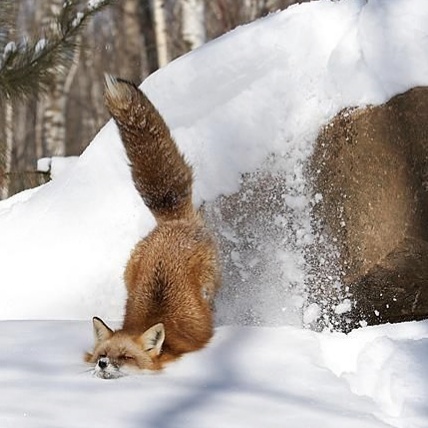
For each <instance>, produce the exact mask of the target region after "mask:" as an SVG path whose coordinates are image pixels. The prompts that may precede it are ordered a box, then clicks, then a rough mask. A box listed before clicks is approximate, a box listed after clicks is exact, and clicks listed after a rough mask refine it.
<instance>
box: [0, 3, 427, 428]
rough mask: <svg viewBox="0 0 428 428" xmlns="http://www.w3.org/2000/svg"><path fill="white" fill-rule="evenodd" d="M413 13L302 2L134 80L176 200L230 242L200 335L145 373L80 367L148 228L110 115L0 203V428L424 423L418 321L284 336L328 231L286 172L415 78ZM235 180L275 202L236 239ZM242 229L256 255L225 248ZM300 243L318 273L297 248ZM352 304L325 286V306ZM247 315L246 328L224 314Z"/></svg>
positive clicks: (422, 343) (330, 250) (241, 240)
mask: <svg viewBox="0 0 428 428" xmlns="http://www.w3.org/2000/svg"><path fill="white" fill-rule="evenodd" d="M427 19H428V2H426V0H369V1H365V0H342V1H339V2H331V1H328V0H321V1H318V2H312V3H305V4H302V5H298V6H294V7H291V8H289V9H288V10H286V11H284V12H281V13H276V14H272V15H270V16H269V17H267V18H265V19H262V20H259V21H256V22H255V23H252V24H250V25H247V26H243V27H240V28H238V29H236V30H234V31H232V32H230V33H228V34H227V35H225V36H223V37H221V38H219V39H217V40H215V41H213V42H211V43H209V44H207V45H205V46H203V47H202V48H200V49H197V50H196V51H194V52H192V53H191V54H188V55H185V56H184V57H182V58H179V59H177V60H176V61H174V62H172V63H171V64H169V65H168V66H167V67H165V68H163V69H162V70H160V71H159V72H157V73H155V74H153V75H152V76H150V77H149V78H148V79H147V80H146V81H145V82H144V83H143V84H142V87H143V88H144V90H145V91H146V92H147V94H148V95H149V97H150V98H151V99H152V101H153V102H154V103H155V105H156V106H157V107H158V108H159V110H160V111H161V113H162V114H163V116H164V117H165V119H166V121H167V123H168V124H169V126H170V127H171V129H172V132H173V134H174V136H175V138H176V140H177V143H178V145H179V147H180V149H181V150H182V151H183V152H184V153H185V155H186V157H187V158H188V159H189V161H190V162H191V163H192V165H193V166H194V170H195V180H196V181H195V203H196V204H198V205H199V204H201V203H203V202H204V203H205V208H206V211H207V214H208V218H209V220H210V222H211V224H212V226H213V228H214V229H215V230H216V232H217V233H218V234H219V235H220V236H222V237H223V238H224V239H226V240H227V241H228V242H229V243H231V245H232V244H233V247H232V250H231V251H230V253H228V254H225V258H226V262H227V263H226V267H227V271H229V270H230V271H231V273H230V275H229V272H226V274H225V279H226V281H225V284H224V287H223V291H222V294H221V296H220V298H219V300H218V302H217V313H218V316H217V324H218V328H217V329H216V334H215V336H214V338H213V341H212V343H211V344H210V345H209V346H208V347H207V348H206V349H204V350H202V351H200V352H197V353H194V354H192V355H187V356H185V357H184V358H182V360H180V361H179V362H178V363H176V364H172V365H170V366H169V367H168V368H167V369H166V370H165V371H164V372H163V373H161V374H157V375H150V376H147V375H144V376H143V375H142V376H131V377H125V378H121V379H118V380H114V381H103V380H100V379H98V378H93V377H92V376H91V374H90V372H89V371H88V367H86V366H85V365H84V364H83V363H82V362H81V361H82V354H83V352H84V351H85V350H88V349H89V348H90V345H91V340H92V339H91V337H92V332H91V326H90V321H89V320H90V318H91V317H92V316H93V315H98V316H101V317H102V318H105V319H107V320H120V319H122V312H123V305H124V299H125V290H124V286H123V280H122V273H123V269H124V266H125V264H126V261H127V258H128V255H129V252H130V250H131V249H132V247H133V246H134V244H135V243H136V242H137V241H138V240H139V239H140V238H141V237H142V236H144V235H145V234H147V233H148V231H150V230H151V228H153V226H154V220H153V218H152V216H151V214H150V213H149V211H148V210H147V208H146V207H145V206H144V205H143V203H142V201H141V200H140V198H139V196H138V194H137V193H136V191H135V189H134V187H133V185H132V180H131V176H130V171H129V168H128V166H127V159H126V156H125V153H124V150H123V148H122V146H121V143H120V139H119V136H118V133H117V129H116V127H115V125H114V124H113V123H112V122H109V123H108V124H107V125H106V126H105V127H104V128H103V129H102V130H101V131H100V133H99V134H98V135H97V136H96V138H95V139H94V141H93V142H92V143H91V144H90V146H89V147H88V148H87V149H86V150H85V152H84V153H83V154H82V155H81V156H80V157H79V158H78V159H74V160H72V161H70V162H67V161H66V162H65V163H64V164H63V165H61V166H59V165H60V164H61V161H59V162H60V163H58V164H57V165H58V166H59V169H58V170H57V171H58V173H57V174H55V173H54V178H53V180H52V181H51V182H49V183H47V184H45V185H43V186H41V187H39V188H37V189H33V190H30V191H26V192H23V193H21V194H18V195H16V196H14V197H12V198H10V199H8V200H6V201H3V202H1V203H0V236H1V237H2V239H1V244H0V260H2V266H1V269H0V283H1V284H2V299H1V300H0V319H1V320H2V321H1V322H0V346H1V349H2V353H1V354H0V359H1V361H2V364H0V397H1V400H0V427H6V428H7V427H9V426H19V427H23V428H26V427H29V428H35V427H44V428H46V427H47V428H49V427H58V426H60V427H73V428H75V427H87V426H91V427H98V426H100V427H101V426H103V427H115V428H116V427H133V426H135V427H136V426H138V427H168V426H171V427H189V428H192V427H198V428H200V427H202V428H204V427H218V426H221V427H238V428H239V427H241V426H242V427H253V426H254V427H255V426H260V425H262V424H263V425H266V426H269V427H284V426H287V427H289V428H303V427H304V428H307V427H309V428H311V427H318V426H321V425H322V426H323V427H324V426H325V427H327V428H335V427H341V428H342V427H343V426H346V427H351V428H352V427H358V428H361V427H364V428H371V427H373V428H380V427H397V428H424V427H426V426H428V405H427V404H426V403H428V389H427V388H426V385H427V384H428V383H427V382H428V365H427V363H426V355H427V352H428V323H427V322H422V321H421V322H414V323H403V324H397V325H384V326H378V327H364V328H362V329H360V330H356V331H353V332H351V333H350V334H348V335H344V334H340V333H331V332H323V333H316V332H314V331H310V330H307V329H303V328H302V325H310V324H312V323H314V322H316V321H317V320H318V319H319V318H322V317H323V316H324V313H323V310H324V307H325V302H321V301H312V300H310V299H309V297H310V296H309V295H308V290H307V288H306V284H307V282H308V281H309V280H310V279H311V278H314V273H313V272H314V271H317V272H319V273H318V275H322V276H319V277H317V276H315V280H317V281H323V282H324V283H326V284H328V285H329V286H330V287H333V288H337V289H338V290H340V289H341V284H340V278H339V276H338V275H336V273H335V271H334V259H335V251H334V242H330V241H329V239H328V236H323V235H322V236H320V235H318V234H317V231H316V230H315V229H314V227H313V225H312V222H311V209H312V207H313V206H314V205H315V204H316V203H318V202H319V201H320V200H322V195H321V194H319V193H318V194H317V193H314V192H313V190H312V189H311V187H310V185H309V183H308V182H307V180H306V177H305V173H304V171H305V162H306V161H307V159H308V157H309V156H310V154H311V153H312V147H313V142H314V140H315V138H316V136H317V133H318V132H319V129H320V128H321V127H322V126H323V125H324V124H326V123H328V121H329V120H330V119H331V118H332V117H334V115H335V114H336V113H337V112H339V111H340V110H341V109H343V108H344V107H347V106H364V105H366V104H368V103H373V104H379V103H382V102H385V101H386V100H388V99H389V98H390V97H391V96H393V95H395V94H397V93H400V92H404V91H405V90H407V89H409V88H411V87H413V86H417V85H427V84H428V27H426V22H427ZM272 153H274V154H275V156H269V155H270V154H272ZM55 162H56V161H54V162H53V163H52V166H53V165H55ZM42 164H43V162H42ZM43 166H44V167H45V168H46V167H47V166H49V165H47V164H46V161H45V162H44V165H42V167H43ZM244 173H245V174H247V177H249V182H250V184H251V183H254V182H255V181H256V180H257V177H259V175H257V174H260V175H261V176H263V174H265V173H274V174H278V176H279V177H281V180H283V190H282V194H281V196H280V199H281V200H282V202H283V207H284V210H283V211H281V212H276V213H274V215H273V216H272V218H270V217H269V218H265V219H262V220H263V221H264V223H265V224H263V227H260V222H259V221H254V223H253V224H249V225H248V226H247V228H246V229H245V230H246V231H247V232H248V236H242V235H241V234H240V233H239V229H238V228H236V227H235V226H236V225H235V224H234V223H233V222H232V223H230V224H229V223H228V222H227V219H225V218H224V217H222V214H221V210H220V203H219V198H220V196H221V195H231V194H234V193H235V192H241V191H242V195H241V194H240V195H241V196H242V200H241V201H240V202H242V203H243V205H242V206H243V207H245V209H246V211H242V212H241V211H240V212H239V215H240V217H241V218H242V219H244V220H245V219H246V218H247V217H246V216H247V215H250V214H252V213H251V211H255V208H254V206H252V205H251V201H252V197H253V196H254V191H253V190H252V189H251V188H245V183H243V181H242V174H244ZM243 189H244V190H243ZM245 202H246V203H247V205H245ZM267 202H269V199H267ZM248 218H249V217H248ZM258 220H260V219H258ZM344 227H346V225H344ZM249 237H251V239H253V241H252V242H251V245H252V246H253V248H256V249H257V251H251V252H248V251H247V252H246V251H244V250H245V248H248V246H249V243H250V241H249ZM314 242H322V243H323V248H324V252H322V253H320V254H317V257H316V259H317V263H318V265H310V263H311V262H310V261H308V257H307V255H308V251H310V249H311V248H313V247H312V245H313V243H314ZM331 266H333V270H331ZM231 278H235V280H236V282H233V281H232V280H231ZM351 306H352V301H351V300H350V298H349V296H347V295H346V290H344V292H343V299H341V300H340V301H337V302H335V303H334V306H333V308H334V310H333V312H336V314H338V315H341V314H344V313H346V312H347V311H348V310H349V309H350V308H351ZM249 319H250V320H251V322H250V324H253V325H257V327H246V326H243V325H242V324H245V323H247V321H248V320H249ZM34 320H38V321H34ZM42 320H49V321H42ZM79 320H80V321H79ZM82 320H85V321H82ZM246 320H247V321H246ZM225 324H231V325H233V326H226V325H225ZM364 324H365V323H364V320H361V325H364Z"/></svg>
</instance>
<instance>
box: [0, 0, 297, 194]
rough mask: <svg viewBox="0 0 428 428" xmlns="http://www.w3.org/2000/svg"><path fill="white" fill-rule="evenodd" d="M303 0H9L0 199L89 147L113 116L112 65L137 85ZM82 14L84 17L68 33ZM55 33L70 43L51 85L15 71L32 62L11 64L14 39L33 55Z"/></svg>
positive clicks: (3, 29)
mask: <svg viewBox="0 0 428 428" xmlns="http://www.w3.org/2000/svg"><path fill="white" fill-rule="evenodd" d="M304 1H305V0H303V1H302V0H301V1H298V0H104V1H103V0H86V1H82V0H38V1H36V2H34V1H33V0H15V1H8V0H2V3H1V4H0V15H2V16H3V19H0V155H1V159H0V190H1V192H0V199H5V198H7V197H9V196H11V195H12V194H14V193H16V192H19V191H21V190H23V189H26V188H29V187H34V186H36V185H39V184H42V183H43V182H45V181H47V180H49V171H47V172H46V171H45V172H41V171H37V160H38V159H41V158H45V157H48V158H50V157H53V156H61V157H62V156H75V155H80V154H81V153H82V151H83V150H84V149H85V148H86V146H87V145H88V144H89V142H90V141H91V140H92V139H93V137H94V136H95V134H96V133H97V132H98V131H99V129H100V128H101V127H102V126H103V125H104V124H105V122H106V121H107V120H108V113H107V111H106V109H105V108H104V102H103V81H104V78H103V74H104V73H105V72H108V73H111V74H113V75H118V76H121V77H123V78H126V79H129V80H131V81H134V82H136V83H140V82H141V81H143V80H144V79H145V78H146V77H147V76H148V75H149V74H151V73H153V72H154V71H156V70H157V69H158V68H160V67H162V66H164V65H166V64H167V63H168V62H170V61H172V60H173V59H174V58H177V57H179V56H181V55H183V54H185V53H186V52H188V51H190V50H193V49H195V48H197V47H198V46H200V45H202V44H204V43H205V42H207V41H209V40H212V39H215V38H216V37H219V36H220V35H222V34H224V33H226V32H228V31H230V30H232V29H233V28H235V27H237V26H239V25H242V24H245V23H248V22H251V21H254V20H255V19H258V18H260V17H263V16H265V15H267V14H269V13H271V12H274V11H277V10H282V9H285V8H287V7H288V6H290V5H292V4H294V3H302V2H304ZM66 7H69V9H70V11H69V12H68V15H67V16H65V17H64V16H63V15H64V14H63V15H62V13H63V11H64V9H65V8H66ZM88 10H90V13H89V14H88V16H86V15H85V13H87V11H88ZM73 13H74V15H73ZM82 17H84V18H85V19H84V21H85V22H84V24H85V25H79V26H78V28H76V30H75V31H69V30H70V28H72V27H73V26H76V23H80V21H81V20H82ZM86 18H87V19H86ZM52 29H54V30H55V31H56V33H55V31H52ZM67 31H69V32H70V34H66V36H65V37H64V33H66V32H67ZM57 33H58V34H60V37H58V39H61V40H60V42H59V45H60V48H61V49H63V51H61V54H60V55H59V56H57V57H56V58H52V60H51V61H47V62H46V64H44V65H43V67H45V68H46V70H44V71H46V72H45V73H44V74H43V72H42V75H43V76H44V77H45V80H46V81H45V82H44V84H41V82H39V81H38V80H39V77H38V76H37V75H34V74H31V72H30V70H29V71H28V72H23V73H20V74H19V76H18V73H17V72H16V69H14V67H15V68H16V67H17V65H16V64H18V65H20V66H21V67H22V66H23V67H24V71H25V67H26V66H27V65H26V63H25V61H22V60H21V62H19V58H18V60H16V61H15V62H13V61H9V63H10V64H8V59H10V58H9V57H10V55H11V53H12V54H13V53H15V51H17V50H18V51H19V48H17V46H18V47H21V49H24V50H25V49H26V48H27V46H33V51H32V52H30V53H29V54H27V55H33V57H34V55H35V54H37V52H38V50H40V49H43V48H44V47H45V45H47V44H48V43H46V41H49V38H50V37H51V38H52V37H53V38H55V37H56V35H57ZM63 39H64V40H63ZM51 44H52V43H51ZM61 44H62V45H63V46H62V45H61ZM23 46H24V48H23ZM224 60H225V61H227V58H225V59H224ZM30 62H31V61H30ZM6 72H7V73H9V74H7V75H6ZM5 75H6V77H5ZM8 76H12V77H13V78H14V79H16V80H18V79H19V78H20V79H22V80H23V82H21V83H22V84H23V85H24V88H23V91H24V93H23V94H19V93H18V94H17V93H15V92H14V89H15V88H16V87H17V86H18V85H17V84H16V83H13V85H12V90H11V91H9V92H8V88H7V84H8V83H10V82H8V80H7V79H8ZM21 76H22V77H21ZM177 84H180V82H177Z"/></svg>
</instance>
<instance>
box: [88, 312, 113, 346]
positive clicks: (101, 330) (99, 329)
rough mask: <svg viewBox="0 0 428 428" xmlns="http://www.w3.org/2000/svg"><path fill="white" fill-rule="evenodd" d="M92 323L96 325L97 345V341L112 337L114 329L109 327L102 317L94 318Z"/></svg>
mask: <svg viewBox="0 0 428 428" xmlns="http://www.w3.org/2000/svg"><path fill="white" fill-rule="evenodd" d="M92 324H93V326H94V340H95V345H96V344H97V343H100V342H104V340H107V339H110V337H111V336H112V335H113V330H112V329H111V328H109V327H108V326H107V324H106V323H105V322H104V321H103V320H102V319H101V318H98V317H94V318H92Z"/></svg>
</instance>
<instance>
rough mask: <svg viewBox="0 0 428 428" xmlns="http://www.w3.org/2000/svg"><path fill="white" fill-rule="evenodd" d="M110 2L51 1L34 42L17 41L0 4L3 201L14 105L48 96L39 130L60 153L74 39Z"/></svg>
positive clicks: (11, 9)
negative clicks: (43, 95) (42, 128)
mask: <svg viewBox="0 0 428 428" xmlns="http://www.w3.org/2000/svg"><path fill="white" fill-rule="evenodd" d="M111 2H112V1H111V0H91V1H89V2H83V1H71V0H55V1H52V2H51V10H50V12H51V13H50V15H49V16H48V17H47V18H45V20H44V25H43V28H42V31H41V34H40V35H39V37H37V38H34V39H29V38H28V37H21V38H20V40H19V41H17V34H16V32H15V30H14V28H15V26H14V25H13V22H14V18H15V19H16V14H17V5H16V2H15V1H13V0H2V2H1V3H0V17H1V18H0V107H2V108H3V110H4V111H5V118H4V121H5V132H4V135H5V137H4V140H3V141H2V140H0V154H1V159H0V175H1V177H2V178H1V181H0V185H1V189H2V197H3V198H4V197H7V195H8V193H9V192H8V181H9V180H8V174H9V173H10V171H11V161H12V157H11V153H12V149H13V125H12V121H13V110H14V105H15V103H16V102H18V101H25V100H29V99H30V98H35V97H37V96H39V95H41V94H43V93H48V92H51V93H53V94H54V95H53V97H52V98H51V101H52V102H51V104H50V105H48V108H46V109H45V112H46V121H45V123H46V128H45V129H46V132H47V133H50V134H51V135H49V137H48V147H49V149H50V150H51V151H52V152H54V153H55V154H62V155H63V154H65V149H64V147H65V138H64V133H63V129H64V124H65V108H64V97H66V96H67V79H68V78H69V79H70V78H71V79H72V75H73V73H74V71H73V68H74V65H75V63H76V55H77V52H78V49H79V41H80V39H79V34H80V32H81V31H82V29H83V28H84V26H85V24H86V23H87V21H88V20H89V18H91V17H92V16H93V15H94V14H96V13H97V12H99V11H100V10H102V9H103V8H105V7H106V6H107V5H108V4H110V3H111ZM45 4H46V3H45ZM54 153H53V154H54Z"/></svg>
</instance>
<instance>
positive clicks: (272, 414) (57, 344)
mask: <svg viewBox="0 0 428 428" xmlns="http://www.w3.org/2000/svg"><path fill="white" fill-rule="evenodd" d="M91 340H92V336H91V331H90V328H89V323H84V322H82V321H74V322H70V321H68V322H67V321H56V322H52V321H50V322H49V321H32V322H28V321H9V322H2V323H1V329H0V343H1V346H2V353H1V355H0V361H1V364H0V394H1V395H0V396H1V400H0V426H1V427H2V428H16V427H19V428H27V427H28V428H59V427H61V428H86V427H93V428H98V427H100V428H101V427H103V428H120V427H126V428H134V427H135V428H143V427H144V428H146V427H147V428H167V427H168V428H169V427H170V428H208V427H209V428H218V427H222V428H239V427H242V428H244V427H245V428H248V427H260V426H265V427H269V428H270V427H275V428H276V427H278V428H282V427H287V428H288V427H289V428H318V427H325V428H343V427H346V428H386V427H400V428H416V427H418V428H424V427H426V426H427V421H428V407H427V398H428V394H427V385H428V366H427V362H426V355H427V353H428V322H419V323H407V324H400V325H396V326H382V327H371V328H370V327H367V328H365V329H362V330H358V331H354V332H352V333H351V334H349V335H348V336H346V335H344V334H339V333H328V334H319V333H315V332H312V331H310V330H302V329H298V328H296V327H278V328H271V327H220V328H218V329H217V331H216V334H215V338H214V340H213V342H212V343H211V344H210V345H209V346H208V347H207V348H205V349H204V350H202V351H200V352H196V353H193V354H190V355H187V356H185V357H184V358H182V359H181V360H180V361H179V362H177V363H174V364H172V365H170V366H169V367H168V368H167V369H166V370H165V371H164V372H163V373H161V374H154V375H141V376H133V377H124V378H120V379H117V380H102V379H99V378H95V377H92V376H91V375H90V373H89V372H88V368H87V367H86V366H85V365H84V364H83V363H82V362H81V357H82V353H83V352H84V350H86V349H88V347H89V346H90V345H91Z"/></svg>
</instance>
